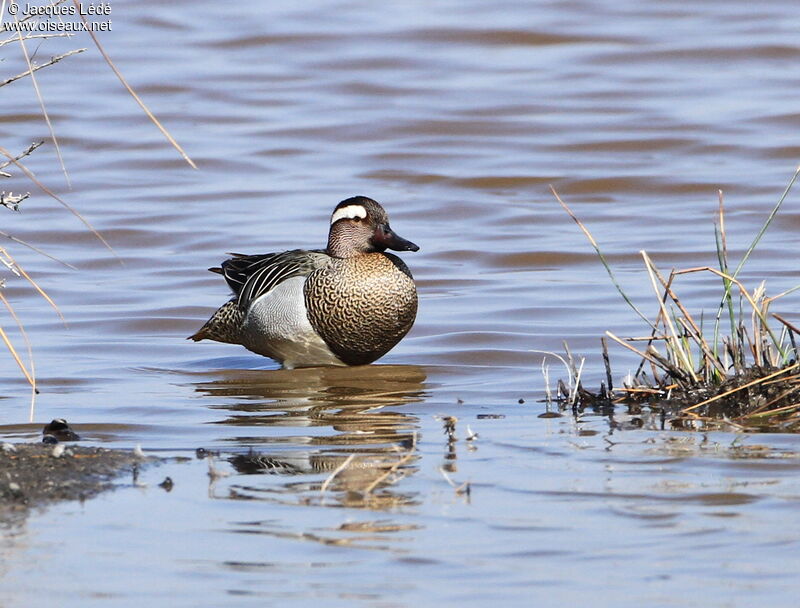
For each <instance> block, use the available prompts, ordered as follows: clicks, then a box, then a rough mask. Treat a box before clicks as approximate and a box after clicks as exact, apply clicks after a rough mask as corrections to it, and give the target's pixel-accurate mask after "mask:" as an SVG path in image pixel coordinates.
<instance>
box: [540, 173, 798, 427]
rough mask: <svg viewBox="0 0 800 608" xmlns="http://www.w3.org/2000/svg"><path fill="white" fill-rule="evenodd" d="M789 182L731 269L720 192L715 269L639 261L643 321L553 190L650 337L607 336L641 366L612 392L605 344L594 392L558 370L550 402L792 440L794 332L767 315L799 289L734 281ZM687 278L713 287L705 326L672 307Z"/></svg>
mask: <svg viewBox="0 0 800 608" xmlns="http://www.w3.org/2000/svg"><path fill="white" fill-rule="evenodd" d="M798 175H800V168H798V169H797V171H795V173H794V175H793V176H792V179H791V180H790V182H789V184H788V185H787V187H786V189H785V190H784V192H783V195H782V196H781V197H780V199H779V200H778V202H777V204H776V205H775V207H774V208H773V209H772V211H771V212H770V214H769V216H768V217H767V218H766V220H765V222H764V224H763V225H762V227H761V229H760V230H759V232H758V233H757V234H756V236H755V237H754V239H753V241H752V242H751V244H750V246H749V247H748V248H747V250H746V251H745V253H744V255H743V256H742V259H741V260H740V261H739V262H738V264H736V266H735V267H733V266H732V265H731V263H730V260H729V256H728V247H727V237H726V232H725V214H724V204H723V198H722V193H721V192H720V194H719V215H718V219H717V222H716V225H715V238H716V252H717V261H718V264H717V267H716V268H713V267H710V266H702V267H693V268H686V269H680V270H675V269H673V270H672V271H670V273H669V274H668V275H666V276H665V275H664V274H663V273H662V272H660V271H659V269H658V268H657V267H656V265H655V264H654V263H653V261H652V259H651V258H650V256H649V255H648V254H647V252H645V251H641V252H640V253H641V256H642V260H643V263H644V266H645V269H646V271H647V277H648V282H649V284H650V286H651V287H652V290H653V293H654V295H655V297H656V299H657V302H658V308H657V312H656V314H655V319H654V320H652V321H651V320H650V318H648V317H647V316H645V315H644V314H643V313H642V312H641V311H640V310H639V309H638V308H637V307H636V306H635V305H634V304H633V302H632V301H631V299H630V298H629V297H628V296H627V295H626V294H625V292H624V291H623V289H622V287H621V286H620V284H619V282H618V281H617V280H616V277H615V276H614V273H613V271H612V269H611V267H610V265H609V264H608V262H607V260H606V258H605V256H604V255H603V253H602V251H601V250H600V247H599V246H598V244H597V241H596V240H595V239H594V238H593V237H592V235H591V233H590V232H589V230H588V229H587V228H586V226H585V225H584V224H583V223H582V222H581V221H580V220H579V219H578V218H577V217H576V216H575V214H574V213H573V212H572V211H571V210H570V209H569V207H568V206H567V205H566V204H565V203H564V201H563V200H561V198H560V197H559V195H558V193H557V192H556V191H555V189H553V194H554V195H555V197H556V199H557V200H558V202H559V203H560V204H561V206H562V207H563V208H564V210H565V211H566V212H567V213H568V214H569V215H570V217H571V218H572V219H573V220H574V221H575V222H576V223H577V224H578V226H579V227H580V228H581V230H582V231H583V232H584V234H585V235H586V236H587V238H588V239H589V242H590V243H591V244H592V246H593V247H594V249H595V251H596V252H597V254H598V256H599V258H600V261H601V262H602V264H603V265H604V267H605V268H606V271H607V272H608V274H609V276H610V277H611V280H612V282H613V284H614V286H615V287H616V289H617V290H618V291H619V292H620V294H621V295H622V297H623V298H624V300H625V301H626V302H627V303H628V305H629V306H630V307H631V308H632V309H633V310H634V311H635V312H636V314H637V315H638V316H639V317H640V318H642V319H643V321H644V322H645V323H646V324H647V326H648V329H649V333H648V334H647V335H645V336H637V337H627V338H620V337H618V336H616V335H614V334H613V333H611V332H610V331H607V332H606V336H607V338H609V339H610V340H612V341H613V342H614V343H616V344H618V345H620V346H622V347H624V348H625V349H627V350H630V351H633V352H634V353H636V354H637V356H638V357H639V359H640V362H639V365H638V368H637V369H636V371H635V372H634V373H629V374H628V376H627V377H626V378H625V379H624V380H623V382H622V386H621V387H618V388H614V386H613V381H612V374H611V368H610V364H609V358H608V351H607V342H606V340H605V338H604V339H603V355H604V362H605V365H606V382H605V383H602V384H601V386H600V390H599V391H590V390H587V389H585V388H584V387H583V386H582V384H581V382H580V370H579V369H577V366H576V365H574V364H571V365H567V366H566V367H567V370H568V372H569V379H568V381H567V382H564V381H559V388H558V390H557V391H556V401H557V402H558V403H559V404H560V405H562V406H564V407H566V406H569V407H572V408H573V411H576V412H577V411H581V410H583V409H585V408H587V407H591V408H593V409H598V408H613V407H614V406H615V405H617V404H624V405H628V407H629V408H630V409H631V410H632V411H633V412H634V413H638V412H640V411H641V410H642V408H643V407H646V408H649V410H650V411H651V412H652V413H656V414H658V415H660V416H661V422H662V426H665V425H666V423H667V422H668V423H669V424H670V425H671V426H672V427H673V428H682V429H693V430H698V429H709V428H720V427H725V428H734V429H736V430H743V431H773V432H800V363H798V352H797V341H798V340H800V339H799V338H798V337H797V334H798V333H800V329H798V328H797V327H795V326H794V325H793V324H792V323H790V322H789V321H787V320H786V319H784V318H783V317H781V316H780V315H778V314H774V313H771V312H770V305H771V304H772V302H774V301H775V300H777V299H779V298H782V297H784V296H786V295H788V294H790V293H792V292H794V291H795V290H797V289H800V286H797V287H794V288H792V289H790V290H788V291H785V292H783V293H780V294H778V295H775V296H768V295H767V293H766V289H765V284H764V282H763V281H762V282H761V283H760V284H759V285H757V286H755V287H753V288H748V287H747V286H745V285H744V284H743V283H742V282H741V281H740V280H739V278H738V276H739V273H740V271H741V270H742V268H743V266H744V264H745V262H746V261H747V260H748V259H749V257H750V255H751V254H752V253H753V251H754V250H755V248H756V246H757V245H758V243H759V241H760V240H761V238H762V237H763V236H764V233H765V232H766V231H767V228H769V226H770V224H771V223H772V221H773V219H774V218H775V216H776V214H777V213H778V211H779V210H780V208H781V206H782V204H783V202H784V201H785V199H786V197H787V195H788V194H789V191H790V190H791V188H792V186H793V185H794V183H795V181H796V180H797V178H798ZM686 275H706V276H708V278H709V280H712V281H714V282H715V283H717V284H718V285H719V287H720V301H719V306H718V307H717V310H716V314H715V315H714V317H713V319H712V320H711V322H708V320H706V319H704V315H703V313H700V315H699V316H698V315H692V314H691V313H690V311H689V308H688V307H687V306H685V305H684V303H683V301H682V299H681V298H680V297H679V295H678V283H680V279H681V278H682V277H684V276H686ZM572 360H573V359H572V356H571V355H570V356H569V361H570V362H571V361H572ZM548 394H550V391H549V390H548Z"/></svg>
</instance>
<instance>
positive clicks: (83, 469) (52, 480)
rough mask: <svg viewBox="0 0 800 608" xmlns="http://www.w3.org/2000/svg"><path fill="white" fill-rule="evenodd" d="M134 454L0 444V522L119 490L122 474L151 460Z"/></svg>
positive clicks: (133, 475) (134, 473)
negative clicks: (117, 481) (48, 507)
mask: <svg viewBox="0 0 800 608" xmlns="http://www.w3.org/2000/svg"><path fill="white" fill-rule="evenodd" d="M155 460H156V459H153V458H145V457H142V456H138V455H136V454H135V453H134V452H129V451H123V450H109V449H105V448H96V447H83V446H77V445H66V444H63V443H58V444H56V445H48V444H44V443H17V444H11V443H5V444H2V445H0V521H4V520H6V519H9V518H12V517H14V516H15V514H18V513H19V512H20V511H25V510H27V509H30V508H32V507H39V506H44V505H47V504H50V503H53V502H59V501H65V500H86V499H88V498H92V497H93V496H96V495H98V494H100V493H101V492H105V491H108V490H111V489H113V488H115V487H118V485H119V484H118V483H116V482H115V480H117V479H118V478H120V477H122V476H123V475H125V474H127V475H130V476H131V478H132V479H133V480H134V481H135V478H136V476H137V475H138V470H139V467H140V466H142V465H143V464H145V463H150V462H153V461H155Z"/></svg>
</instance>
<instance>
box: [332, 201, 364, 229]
mask: <svg viewBox="0 0 800 608" xmlns="http://www.w3.org/2000/svg"><path fill="white" fill-rule="evenodd" d="M357 217H360V218H361V219H362V220H363V219H365V218H366V217H367V210H366V209H364V207H362V206H361V205H347V207H342V208H341V209H337V210H336V211H334V213H333V216H332V217H331V225H333V224H335V223H336V222H338V221H339V220H341V219H348V220H352V219H354V218H357Z"/></svg>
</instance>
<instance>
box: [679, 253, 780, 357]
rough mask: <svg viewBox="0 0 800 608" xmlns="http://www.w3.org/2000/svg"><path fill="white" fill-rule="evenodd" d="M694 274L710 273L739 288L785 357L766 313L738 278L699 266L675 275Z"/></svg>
mask: <svg viewBox="0 0 800 608" xmlns="http://www.w3.org/2000/svg"><path fill="white" fill-rule="evenodd" d="M693 272H710V273H712V274H715V275H717V276H719V277H722V278H724V279H728V280H729V281H730V282H731V283H733V284H734V285H736V286H737V287H738V288H739V292H740V293H741V294H742V296H743V297H744V298H745V299H746V300H747V303H748V304H750V307H751V308H752V309H753V313H754V314H755V315H756V316H757V317H758V318H759V320H760V321H761V324H762V327H763V329H764V331H765V332H766V333H767V334H768V335H769V337H770V339H771V340H772V343H773V344H774V345H775V348H776V349H777V350H778V352H779V353H780V354H781V355H782V356H785V353H784V352H783V348H782V347H781V343H780V340H778V338H777V336H776V335H775V333H774V332H773V331H772V329H771V328H770V326H769V321H768V320H767V317H766V315H765V314H764V311H763V310H762V309H761V307H760V306H759V305H758V304H757V303H756V301H755V299H754V298H753V297H752V296H751V295H750V293H748V291H747V289H746V288H745V286H744V285H742V283H741V281H739V280H738V279H737V278H735V277H733V276H731V275H728V274H726V273H724V272H722V271H720V270H717V269H716V268H711V267H710V266H698V267H697V268H687V269H686V270H678V271H676V272H675V274H690V273H693Z"/></svg>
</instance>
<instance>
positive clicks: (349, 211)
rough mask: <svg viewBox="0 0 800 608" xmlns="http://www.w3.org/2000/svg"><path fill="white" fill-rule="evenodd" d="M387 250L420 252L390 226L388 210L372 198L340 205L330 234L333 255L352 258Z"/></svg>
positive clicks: (349, 201) (329, 248)
mask: <svg viewBox="0 0 800 608" xmlns="http://www.w3.org/2000/svg"><path fill="white" fill-rule="evenodd" d="M387 249H393V250H395V251H417V250H418V249H419V247H418V246H417V245H415V244H414V243H412V242H411V241H407V240H406V239H404V238H402V237H400V236H398V235H397V234H396V233H395V232H394V231H393V230H392V229H391V228H390V227H389V216H388V215H387V214H386V211H385V210H384V209H383V207H381V206H380V204H378V203H377V202H376V201H374V200H372V199H371V198H367V197H366V196H354V197H351V198H348V199H346V200H343V201H342V202H341V203H339V204H338V205H336V209H334V210H333V214H332V215H331V229H330V232H329V233H328V253H329V254H330V255H332V256H334V257H337V258H349V257H353V256H355V255H358V254H361V253H373V252H376V251H377V252H381V251H386V250H387Z"/></svg>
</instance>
